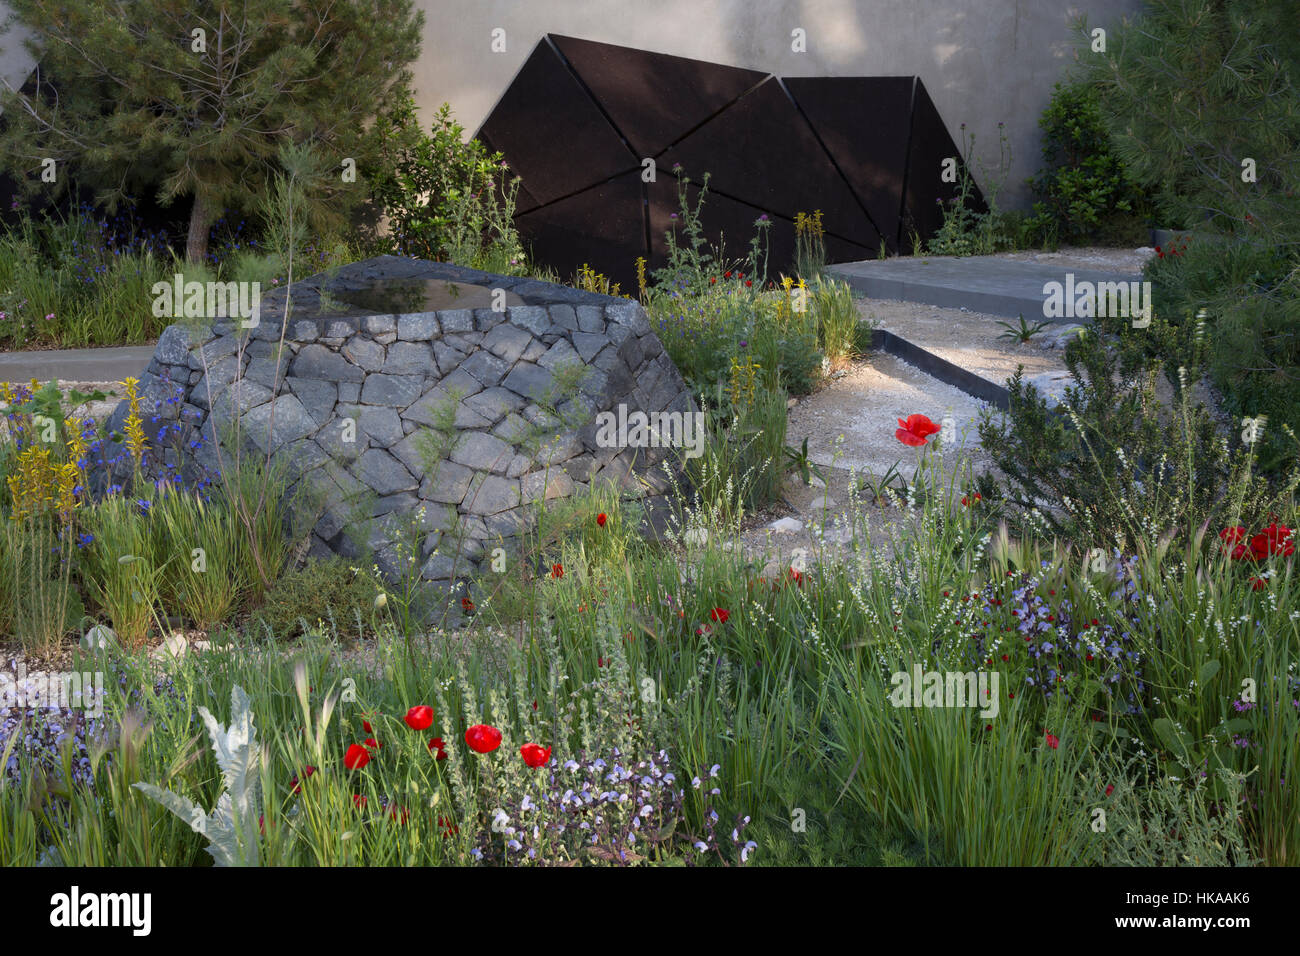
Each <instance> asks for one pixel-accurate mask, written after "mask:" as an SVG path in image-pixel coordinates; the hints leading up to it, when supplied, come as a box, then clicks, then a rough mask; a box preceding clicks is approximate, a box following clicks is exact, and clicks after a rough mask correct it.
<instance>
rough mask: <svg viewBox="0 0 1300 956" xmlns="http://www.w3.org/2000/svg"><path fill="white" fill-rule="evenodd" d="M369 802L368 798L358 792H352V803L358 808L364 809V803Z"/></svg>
mask: <svg viewBox="0 0 1300 956" xmlns="http://www.w3.org/2000/svg"><path fill="white" fill-rule="evenodd" d="M369 802H370V800H369V798H367V797H363V796H362V795H361V794H359V793H354V794H352V805H353V806H354V807H356V808H357V809H358V810H364V809H365V808H366V804H367V803H369Z"/></svg>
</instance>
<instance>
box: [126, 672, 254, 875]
mask: <svg viewBox="0 0 1300 956" xmlns="http://www.w3.org/2000/svg"><path fill="white" fill-rule="evenodd" d="M199 714H200V715H201V716H202V717H203V720H204V723H206V724H207V725H208V736H210V737H211V738H212V750H213V752H214V753H215V754H216V755H217V765H218V766H220V767H221V774H222V776H223V777H224V778H225V784H226V786H225V789H224V790H223V791H222V793H221V796H220V797H218V798H217V805H216V806H215V807H214V808H213V809H212V810H211V812H208V813H205V812H204V811H203V809H202V808H201V807H199V806H196V805H195V804H193V803H191V802H190V801H189V800H188V799H186V798H185V797H182V796H180V795H179V794H175V793H172V792H171V791H170V790H163V789H162V788H161V787H156V786H154V785H153V784H151V783H137V784H134V786H135V787H136V788H137V789H139V790H140V791H141V792H143V793H145V794H147V795H148V796H150V797H152V798H153V799H154V800H157V801H158V802H159V803H160V804H162V805H163V806H164V807H166V808H167V809H168V810H170V811H171V812H172V813H174V814H176V816H178V817H180V818H181V819H182V820H184V821H185V822H186V823H188V824H189V825H190V826H191V827H193V828H194V831H195V832H196V833H200V834H202V835H203V836H204V837H206V838H207V840H208V848H207V849H208V853H210V854H211V855H212V859H213V860H214V861H216V865H217V866H257V865H258V863H259V852H258V840H257V833H258V816H259V813H260V810H259V807H260V805H261V792H260V791H261V788H260V785H259V777H258V773H257V767H258V761H259V756H260V754H259V749H260V748H259V747H258V744H257V729H256V728H255V727H254V726H253V712H252V709H251V708H250V706H249V701H248V694H246V693H245V692H244V689H243V688H242V687H240V686H239V685H235V687H234V689H233V690H232V691H231V692H230V714H231V716H230V726H229V727H228V728H223V727H222V726H221V725H220V724H219V723H217V719H216V718H215V717H213V716H212V714H211V712H210V711H209V710H208V709H207V708H206V707H200V708H199Z"/></svg>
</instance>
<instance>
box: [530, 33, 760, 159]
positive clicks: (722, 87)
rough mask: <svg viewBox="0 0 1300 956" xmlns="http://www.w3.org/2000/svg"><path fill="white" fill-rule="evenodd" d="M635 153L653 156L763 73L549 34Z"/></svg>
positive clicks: (742, 90)
mask: <svg viewBox="0 0 1300 956" xmlns="http://www.w3.org/2000/svg"><path fill="white" fill-rule="evenodd" d="M551 40H552V41H553V42H554V43H555V45H556V47H557V48H558V49H559V51H560V53H562V54H563V55H564V57H565V58H566V59H567V60H568V61H569V65H570V66H571V67H572V68H573V70H574V72H575V73H577V74H578V77H579V78H580V79H581V80H582V81H583V82H584V83H585V84H586V85H587V87H588V89H590V90H591V92H592V94H593V95H594V96H595V97H596V100H597V101H598V102H599V103H600V105H601V106H602V107H604V109H605V112H606V113H607V114H608V115H609V118H610V119H611V120H612V121H613V123H614V126H615V127H617V129H618V131H619V132H620V133H622V134H623V136H624V138H625V139H627V141H628V142H629V143H630V144H631V146H632V149H633V151H634V152H636V154H637V155H638V156H641V157H646V156H657V155H658V154H659V153H661V152H663V150H664V149H666V148H667V147H668V146H671V145H672V144H673V143H674V142H676V141H677V140H678V139H680V138H681V137H683V136H685V135H686V134H687V133H688V132H690V131H691V130H692V129H693V128H694V127H696V126H698V125H699V124H700V123H703V122H704V121H705V120H707V119H708V118H709V117H710V116H712V115H713V114H714V113H716V112H717V111H718V110H720V109H722V108H723V107H724V106H726V105H727V104H728V103H730V102H731V101H732V100H734V99H736V98H737V97H738V96H740V95H741V94H742V93H744V92H745V91H746V90H748V89H750V88H751V87H753V86H755V85H757V84H758V83H760V82H761V81H762V80H763V78H764V77H766V76H767V74H766V73H760V72H758V71H757V70H742V69H740V68H738V67H734V66H723V65H721V64H718V63H707V62H705V61H703V60H690V59H687V58H686V57H680V56H669V55H668V54H666V53H650V52H647V51H645V50H629V49H628V48H627V47H620V46H614V45H613V44H610V43H594V42H592V41H591V40H579V39H576V38H574V37H563V36H554V35H552V37H551Z"/></svg>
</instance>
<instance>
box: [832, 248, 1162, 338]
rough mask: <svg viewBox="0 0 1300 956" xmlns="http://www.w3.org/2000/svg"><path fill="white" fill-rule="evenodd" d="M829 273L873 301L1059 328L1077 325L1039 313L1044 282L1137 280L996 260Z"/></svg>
mask: <svg viewBox="0 0 1300 956" xmlns="http://www.w3.org/2000/svg"><path fill="white" fill-rule="evenodd" d="M827 272H829V273H830V275H831V276H833V277H834V278H837V279H841V280H843V281H844V282H847V283H848V284H849V285H850V286H851V287H852V288H853V289H854V290H855V291H857V292H860V293H862V294H863V295H866V296H868V297H869V298H873V299H901V300H902V301H905V302H922V303H925V304H926V305H937V306H941V307H943V308H947V309H960V308H965V309H969V310H970V311H971V312H981V313H984V314H986V315H1000V316H1005V317H1007V318H1011V319H1014V318H1016V317H1017V316H1020V315H1023V316H1024V317H1025V320H1026V321H1028V322H1037V321H1049V322H1062V323H1073V322H1076V321H1078V320H1077V319H1075V318H1073V317H1071V316H1068V315H1067V316H1061V317H1048V316H1045V315H1044V314H1043V303H1044V301H1045V300H1046V299H1047V294H1046V293H1045V292H1044V286H1045V285H1046V284H1047V283H1049V282H1059V283H1061V285H1062V287H1063V288H1064V287H1067V286H1068V283H1069V281H1070V280H1069V279H1068V278H1067V276H1068V275H1070V274H1072V275H1073V277H1074V278H1073V283H1074V285H1075V286H1076V287H1077V286H1078V284H1079V283H1081V282H1092V283H1094V284H1095V283H1099V282H1124V283H1129V282H1134V281H1137V280H1138V279H1140V276H1139V275H1135V274H1131V273H1123V272H1104V271H1100V270H1096V269H1075V268H1070V267H1067V266H1059V265H1050V264H1047V263H1039V262H1015V261H1010V260H1006V259H1000V258H997V257H995V256H970V257H964V258H950V257H941V256H922V257H916V256H899V257H897V258H894V259H868V260H866V261H863V262H846V263H841V264H839V265H833V266H830V267H829V268H828V269H827Z"/></svg>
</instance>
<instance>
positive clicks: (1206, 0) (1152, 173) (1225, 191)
mask: <svg viewBox="0 0 1300 956" xmlns="http://www.w3.org/2000/svg"><path fill="white" fill-rule="evenodd" d="M1288 10H1289V11H1291V13H1290V14H1289V15H1288V14H1287V13H1286V12H1285V11H1288ZM1294 10H1295V7H1294V5H1293V4H1279V3H1276V2H1275V0H1148V2H1147V4H1146V8H1145V10H1144V11H1143V13H1142V14H1141V16H1139V17H1138V18H1137V19H1135V20H1132V21H1127V22H1125V23H1123V24H1122V25H1121V26H1119V27H1118V28H1115V29H1112V30H1110V31H1109V36H1108V38H1107V46H1106V51H1105V53H1100V52H1098V53H1094V52H1091V46H1090V45H1088V44H1090V42H1091V41H1090V37H1089V32H1088V29H1087V25H1086V24H1081V26H1082V29H1083V34H1082V37H1083V43H1084V46H1083V47H1082V48H1081V49H1080V51H1079V54H1078V57H1079V63H1080V65H1081V66H1082V67H1083V73H1082V79H1083V80H1085V81H1086V82H1088V83H1090V84H1092V85H1094V86H1095V87H1096V88H1097V89H1098V91H1099V92H1100V94H1101V106H1102V111H1103V113H1104V114H1105V117H1106V125H1107V126H1108V127H1109V129H1110V131H1111V135H1112V139H1113V142H1114V145H1115V152H1116V154H1117V156H1118V158H1119V159H1120V161H1121V162H1122V163H1123V164H1124V165H1125V167H1126V168H1127V170H1128V173H1129V175H1130V176H1131V177H1132V178H1133V180H1134V181H1135V182H1137V183H1138V184H1139V185H1141V186H1142V187H1144V188H1145V189H1146V190H1148V191H1149V193H1150V194H1151V195H1153V196H1154V197H1155V200H1156V203H1157V206H1158V207H1159V208H1160V209H1161V210H1162V211H1163V212H1164V213H1165V214H1166V215H1168V216H1170V217H1171V218H1172V219H1174V220H1175V221H1172V222H1167V223H1165V224H1166V225H1169V226H1172V227H1174V228H1196V227H1203V226H1209V227H1210V228H1211V229H1214V230H1216V231H1220V232H1226V233H1233V232H1237V233H1244V234H1250V235H1258V236H1261V237H1262V238H1265V239H1268V240H1271V241H1274V242H1279V243H1290V244H1294V243H1296V242H1297V241H1300V195H1298V194H1297V190H1296V183H1297V182H1300V95H1298V94H1297V82H1300V40H1297V36H1298V34H1297V31H1296V28H1295V22H1294V19H1293V17H1294ZM1288 20H1289V21H1290V22H1288ZM1248 161H1249V162H1248Z"/></svg>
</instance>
